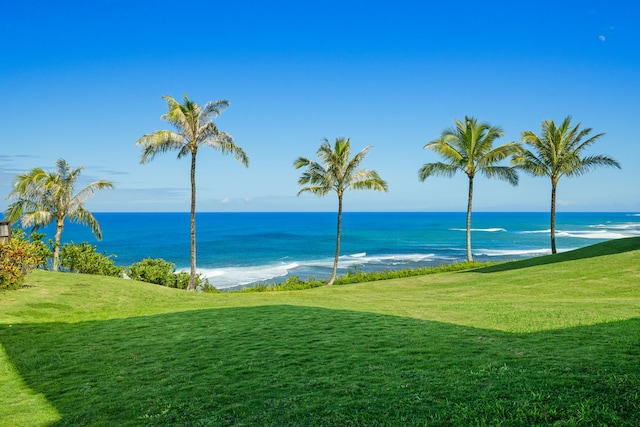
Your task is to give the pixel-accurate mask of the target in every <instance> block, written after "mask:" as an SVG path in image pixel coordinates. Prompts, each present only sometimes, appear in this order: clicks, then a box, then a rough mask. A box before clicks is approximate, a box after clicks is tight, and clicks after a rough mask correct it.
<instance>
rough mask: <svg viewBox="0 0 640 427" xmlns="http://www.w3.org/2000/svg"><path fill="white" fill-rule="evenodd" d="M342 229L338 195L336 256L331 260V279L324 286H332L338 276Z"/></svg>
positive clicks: (340, 203) (340, 196) (340, 200)
mask: <svg viewBox="0 0 640 427" xmlns="http://www.w3.org/2000/svg"><path fill="white" fill-rule="evenodd" d="M341 228H342V195H338V231H337V235H336V255H335V257H334V259H333V271H332V272H331V277H329V280H327V281H326V283H325V284H324V285H325V286H331V285H333V282H335V280H336V276H337V274H338V258H339V257H340V230H341Z"/></svg>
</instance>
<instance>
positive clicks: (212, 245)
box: [45, 212, 640, 288]
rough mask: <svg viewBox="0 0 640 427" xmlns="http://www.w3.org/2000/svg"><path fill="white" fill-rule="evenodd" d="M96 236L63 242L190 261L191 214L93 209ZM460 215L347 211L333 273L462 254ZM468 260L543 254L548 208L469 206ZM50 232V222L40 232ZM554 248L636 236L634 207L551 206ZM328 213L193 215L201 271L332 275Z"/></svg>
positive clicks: (79, 229)
mask: <svg viewBox="0 0 640 427" xmlns="http://www.w3.org/2000/svg"><path fill="white" fill-rule="evenodd" d="M94 215H95V217H96V218H97V219H98V222H99V223H100V226H101V228H102V233H103V240H102V241H97V240H96V239H95V238H94V237H93V235H92V234H91V232H90V231H89V229H88V228H86V227H84V226H79V225H75V224H67V225H66V228H65V230H64V232H63V235H62V240H63V243H64V242H71V241H73V242H75V243H79V242H83V241H87V242H90V243H92V244H95V245H97V246H98V250H99V251H100V252H106V253H107V254H114V255H116V258H115V259H116V263H117V264H119V265H124V266H126V265H130V264H132V263H134V262H136V261H139V260H141V259H143V258H147V257H151V258H163V259H165V260H167V261H171V262H172V263H174V264H175V265H176V267H177V268H178V269H188V266H189V214H188V213H95V214H94ZM465 215H466V214H465V213H463V212H459V213H441V212H412V213H398V212H384V213H370V212H366V213H364V212H362V213H356V212H347V213H344V216H343V225H342V240H341V258H340V271H339V273H344V272H346V270H347V269H348V268H350V267H357V268H358V269H360V270H363V271H376V270H377V271H379V270H385V269H402V268H414V267H420V266H429V265H440V264H445V263H451V262H455V261H463V260H464V259H465V257H466V252H465ZM472 228H473V233H472V247H473V254H474V258H475V259H476V260H478V261H485V260H514V259H520V258H524V257H532V256H538V255H544V254H548V253H550V249H549V248H550V242H549V214H548V213H545V212H537V213H521V212H518V213H486V212H476V213H474V214H473V224H472ZM45 231H46V232H47V234H48V235H49V236H52V235H53V230H52V228H48V229H47V230H45ZM557 231H558V232H557V234H556V236H557V246H558V249H559V250H569V249H575V248H579V247H582V246H586V245H590V244H593V243H596V242H600V241H604V240H608V239H614V238H621V237H630V236H638V235H640V214H638V213H558V215H557ZM335 237H336V214H335V213H329V212H326V213H299V212H298V213H199V214H198V215H197V243H198V252H197V254H198V259H197V266H198V270H199V271H200V272H201V273H202V274H204V275H205V276H207V277H209V278H210V281H211V283H212V284H213V285H214V286H216V287H218V288H229V287H235V286H241V285H248V284H251V283H269V282H274V281H276V282H280V281H284V280H285V279H286V278H287V277H290V276H298V277H300V278H301V279H307V278H309V277H310V276H312V277H315V278H317V279H324V278H326V277H328V276H329V274H330V270H331V267H332V260H333V254H334V251H335Z"/></svg>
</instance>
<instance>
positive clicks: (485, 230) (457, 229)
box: [449, 228, 507, 233]
mask: <svg viewBox="0 0 640 427" xmlns="http://www.w3.org/2000/svg"><path fill="white" fill-rule="evenodd" d="M449 230H451V231H467V229H466V228H450V229H449ZM471 231H484V232H487V233H497V232H500V231H504V232H506V231H507V230H505V229H504V228H472V229H471Z"/></svg>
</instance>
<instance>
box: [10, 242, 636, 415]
mask: <svg viewBox="0 0 640 427" xmlns="http://www.w3.org/2000/svg"><path fill="white" fill-rule="evenodd" d="M28 284H29V285H30V287H29V288H25V289H22V290H19V291H12V292H4V293H0V345H1V347H0V396H2V397H1V398H0V399H1V400H2V404H1V405H0V425H5V426H14V425H34V426H38V425H41V426H44V425H54V426H70V425H74V426H76V425H150V426H151V425H152V426H157V425H189V426H199V425H201V426H249V425H264V426H267V425H271V426H287V425H292V426H293V425H299V426H335V425H341V426H348V425H367V426H392V425H500V424H502V425H516V426H517V425H522V426H528V425H559V426H563V425H629V426H632V425H640V238H634V239H623V240H617V241H611V242H606V243H603V244H599V245H594V246H592V247H588V248H583V249H581V250H577V251H573V252H567V253H563V254H559V255H556V256H549V257H540V258H534V259H531V260H525V261H519V262H514V263H508V264H504V265H499V266H492V267H486V268H483V269H478V270H473V271H468V272H457V273H442V274H436V275H430V276H419V277H412V278H406V279H396V280H388V281H380V282H371V283H362V284H356V285H348V286H339V287H330V288H327V287H323V288H315V289H311V290H307V291H291V292H269V293H223V294H196V293H187V292H184V291H178V290H174V289H168V288H163V287H160V286H155V285H148V284H144V283H139V282H133V281H125V280H119V279H113V278H106V277H98V276H83V275H71V274H62V273H47V272H35V273H32V274H31V275H30V276H29V277H28Z"/></svg>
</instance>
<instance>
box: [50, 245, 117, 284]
mask: <svg viewBox="0 0 640 427" xmlns="http://www.w3.org/2000/svg"><path fill="white" fill-rule="evenodd" d="M113 256H114V255H106V254H105V253H102V254H100V253H98V252H96V246H93V245H91V244H89V243H87V242H82V243H78V244H76V243H73V242H71V243H65V244H64V245H62V248H61V250H60V265H61V266H62V268H63V269H66V270H68V271H70V272H71V273H84V274H99V275H102V276H115V277H122V273H123V272H124V267H118V266H116V265H115V262H114V261H113V259H112V257H113Z"/></svg>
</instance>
